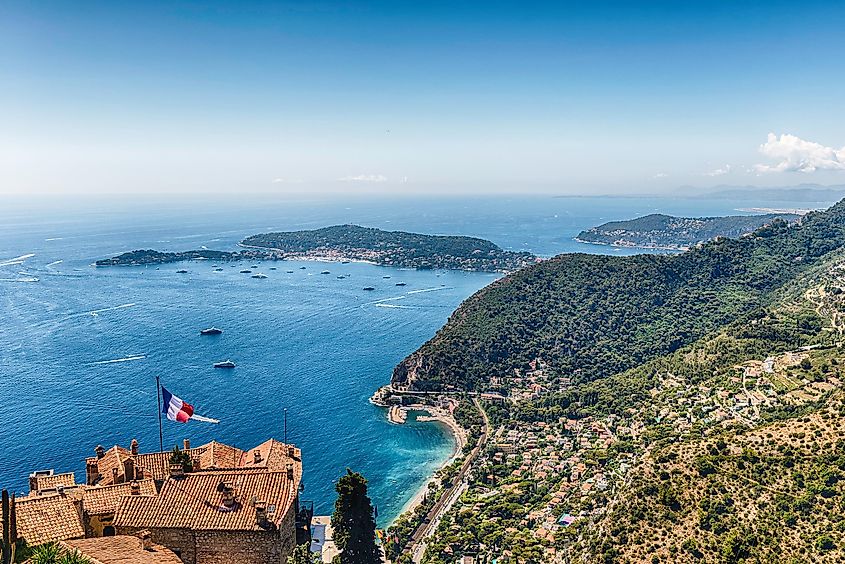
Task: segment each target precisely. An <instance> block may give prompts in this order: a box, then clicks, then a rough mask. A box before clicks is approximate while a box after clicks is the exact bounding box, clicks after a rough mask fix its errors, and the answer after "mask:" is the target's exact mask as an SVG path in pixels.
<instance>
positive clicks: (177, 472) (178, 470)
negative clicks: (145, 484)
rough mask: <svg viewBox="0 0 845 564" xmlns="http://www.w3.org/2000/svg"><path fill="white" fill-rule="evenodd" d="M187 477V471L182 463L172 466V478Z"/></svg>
mask: <svg viewBox="0 0 845 564" xmlns="http://www.w3.org/2000/svg"><path fill="white" fill-rule="evenodd" d="M184 475H185V469H184V468H182V463H181V462H176V463H173V464H171V465H170V477H171V478H181V477H182V476H184Z"/></svg>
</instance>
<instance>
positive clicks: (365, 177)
mask: <svg viewBox="0 0 845 564" xmlns="http://www.w3.org/2000/svg"><path fill="white" fill-rule="evenodd" d="M338 180H339V181H341V182H387V177H386V176H384V175H383V174H359V175H357V176H344V177H343V178H338Z"/></svg>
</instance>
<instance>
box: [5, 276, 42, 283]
mask: <svg viewBox="0 0 845 564" xmlns="http://www.w3.org/2000/svg"><path fill="white" fill-rule="evenodd" d="M0 282H38V278H36V277H35V276H27V277H23V278H0Z"/></svg>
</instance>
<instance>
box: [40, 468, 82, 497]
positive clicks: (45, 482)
mask: <svg viewBox="0 0 845 564" xmlns="http://www.w3.org/2000/svg"><path fill="white" fill-rule="evenodd" d="M51 472H52V470H51ZM74 485H76V478H75V477H74V475H73V472H67V473H65V474H39V473H37V472H36V473H34V474H31V475H30V476H29V491H30V492H39V491H42V492H43V491H47V490H55V489H56V488H57V487H59V486H64V487H73V486H74Z"/></svg>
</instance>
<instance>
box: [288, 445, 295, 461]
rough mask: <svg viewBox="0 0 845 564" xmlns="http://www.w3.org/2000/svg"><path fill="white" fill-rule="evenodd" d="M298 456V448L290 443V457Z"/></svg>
mask: <svg viewBox="0 0 845 564" xmlns="http://www.w3.org/2000/svg"><path fill="white" fill-rule="evenodd" d="M295 457H296V448H295V447H294V446H293V445H288V458H295Z"/></svg>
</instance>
